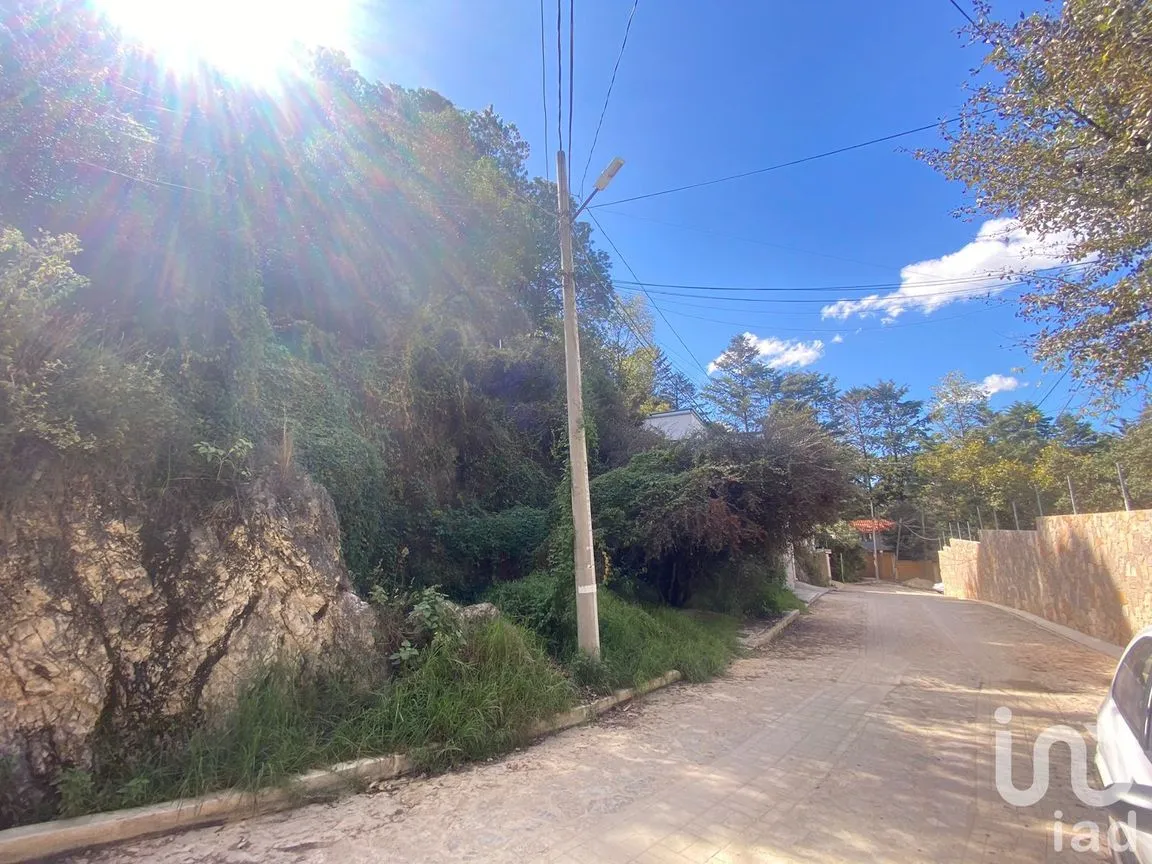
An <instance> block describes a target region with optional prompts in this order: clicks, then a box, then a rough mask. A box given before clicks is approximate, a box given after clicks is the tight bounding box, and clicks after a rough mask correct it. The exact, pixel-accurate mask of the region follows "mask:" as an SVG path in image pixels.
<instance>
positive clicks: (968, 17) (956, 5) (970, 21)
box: [948, 0, 979, 28]
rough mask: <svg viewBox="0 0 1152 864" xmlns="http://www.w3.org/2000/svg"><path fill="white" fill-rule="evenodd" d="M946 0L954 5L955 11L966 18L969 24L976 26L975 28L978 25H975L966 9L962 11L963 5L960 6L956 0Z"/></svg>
mask: <svg viewBox="0 0 1152 864" xmlns="http://www.w3.org/2000/svg"><path fill="white" fill-rule="evenodd" d="M948 2H949V3H951V4H952V5H953V6H955V7H956V11H957V12H959V13H960V14H961V15H963V16H964V17H965V18H967V19H968V23H969V24H971V25H972V26H973V27H977V28H978V27H979V25H977V23H976V21H975V20H973V18H972V16H971V15H969V14H968V13H967V12H966V11H964V7H963V6H961V5H960V4H959V3H957V2H956V0H948Z"/></svg>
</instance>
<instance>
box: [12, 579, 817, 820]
mask: <svg viewBox="0 0 1152 864" xmlns="http://www.w3.org/2000/svg"><path fill="white" fill-rule="evenodd" d="M509 586H510V587H508V588H507V589H506V590H504V591H503V592H502V593H498V594H496V595H494V599H496V600H497V601H502V602H498V605H500V606H501V607H502V608H503V609H504V611H505V613H506V615H507V617H505V618H497V619H495V620H493V621H489V622H485V623H483V624H477V625H472V626H470V627H467V628H466V629H465V630H464V631H463V632H461V633H459V634H456V633H442V634H441V635H440V636H437V637H436V638H435V639H434V640H433V641H432V642H431V644H430V645H428V646H427V647H425V648H424V649H423V650H422V651H421V653H420V656H419V658H418V660H417V661H416V662H415V663H413V664H412V665H411V666H410V667H409V668H408V669H407V670H406V671H405V673H404V674H402V675H399V676H397V677H394V678H390V677H389V676H388V674H387V665H386V661H384V660H383V659H382V658H374V657H349V658H343V659H342V660H341V661H340V662H334V663H332V664H331V668H329V669H327V670H325V671H322V672H321V671H317V670H311V671H309V670H304V669H301V668H298V667H290V666H276V667H273V668H270V669H268V670H266V671H265V672H264V673H263V674H262V675H260V676H259V677H258V678H257V679H256V680H254V681H253V682H252V683H251V684H250V685H249V686H248V687H247V688H246V689H245V690H244V691H243V692H242V693H241V695H240V698H239V700H238V704H237V705H236V707H235V709H234V710H233V711H232V712H230V713H229V714H228V715H226V716H224V717H221V718H215V719H214V718H202V719H201V721H200V722H198V723H196V724H193V725H190V726H187V727H174V728H167V729H155V730H151V731H150V733H149V734H148V735H137V736H136V737H135V738H134V739H133V740H132V741H131V742H126V741H123V740H112V739H109V738H105V740H104V742H103V744H102V745H100V746H97V748H96V756H95V760H94V765H93V769H92V770H91V771H79V770H69V771H65V772H64V773H63V774H62V775H61V777H60V782H59V785H58V792H59V794H60V804H59V808H58V815H61V816H78V815H82V814H85V813H92V812H99V811H102V810H110V809H117V808H121V807H134V806H140V805H143V804H150V803H154V802H157V801H167V800H173V799H180V798H189V797H194V796H197V795H202V794H206V793H208V792H212V791H217V790H221V789H239V790H254V789H257V788H260V787H265V786H270V785H275V784H277V783H281V782H283V781H285V780H286V779H288V778H290V777H291V776H293V775H295V774H299V773H302V772H304V771H307V770H309V769H312V768H317V767H322V766H326V765H330V764H333V763H335V762H342V761H346V760H349V759H356V758H362V757H366V756H375V755H382V754H386V753H395V752H403V753H407V754H408V755H409V756H411V757H412V758H413V759H414V760H415V761H416V762H417V764H421V765H424V766H427V767H430V768H445V767H449V766H452V765H456V764H459V763H461V762H465V761H468V760H476V759H483V758H487V757H489V756H493V755H496V754H498V753H502V752H506V751H507V750H510V749H512V748H513V747H515V746H517V745H519V744H522V743H525V742H526V741H527V740H528V738H529V737H530V734H531V730H532V728H533V727H534V726H535V725H536V724H537V723H538V722H539V721H541V720H544V719H546V718H549V717H552V716H554V715H555V714H558V713H560V712H562V711H564V710H567V709H568V708H570V707H572V705H573V704H575V702H576V701H577V698H578V695H579V691H578V687H577V685H578V686H579V687H583V688H585V689H587V690H592V691H595V692H601V693H602V692H609V691H611V690H614V689H617V688H621V687H633V686H636V685H638V684H642V683H644V682H646V681H649V680H651V679H653V678H656V677H658V676H660V675H663V674H664V673H665V672H667V671H669V670H670V669H677V670H679V671H680V673H681V674H682V675H683V676H684V678H685V679H687V680H689V681H704V680H707V679H709V678H712V677H714V676H715V675H718V674H720V673H721V672H723V671H724V669H725V668H727V666H728V664H729V663H730V662H731V660H732V659H733V657H735V656H736V654H737V653H738V652H739V637H738V634H739V629H740V625H739V621H738V620H737V619H736V618H732V617H729V616H725V615H719V614H715V613H707V612H689V611H682V610H676V609H670V608H666V607H645V606H639V605H636V604H633V603H629V602H627V601H625V600H623V599H621V598H619V597H617V596H616V595H614V594H612V593H611V592H609V591H602V592H601V593H600V635H601V648H602V660H601V661H600V662H590V661H588V660H586V659H584V658H583V657H582V655H580V654H579V653H578V652H577V651H576V650H575V620H574V613H573V606H574V603H569V602H566V600H567V598H566V597H565V596H564V591H565V590H567V589H568V588H570V586H561V588H562V590H561V592H560V593H557V591H556V588H557V582H556V581H555V580H553V579H549V578H547V577H532V578H531V579H528V580H521V581H520V582H517V583H509ZM781 590H783V589H781ZM569 593H571V592H569ZM785 595H786V596H785ZM787 597H792V599H793V600H795V597H794V596H793V595H791V593H790V592H787V591H784V594H783V595H781V597H780V598H778V599H780V600H781V602H787ZM796 602H798V601H796ZM521 625H524V626H521ZM545 646H548V649H549V650H545ZM549 651H551V653H552V654H553V655H554V656H553V657H549ZM558 661H559V662H558ZM564 667H566V669H565V668H564ZM30 818H32V817H31V814H28V816H27V817H26V821H27V819H30ZM40 818H42V814H41V815H40Z"/></svg>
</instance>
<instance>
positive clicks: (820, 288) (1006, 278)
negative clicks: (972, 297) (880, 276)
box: [597, 223, 1089, 302]
mask: <svg viewBox="0 0 1152 864" xmlns="http://www.w3.org/2000/svg"><path fill="white" fill-rule="evenodd" d="M597 225H599V223H597ZM601 230H603V229H601ZM1087 266H1089V263H1088V262H1085V263H1080V264H1064V265H1059V266H1058V267H1046V268H1043V270H1061V269H1062V270H1068V269H1073V268H1083V267H1087ZM1041 273H1042V271H1040V270H1038V271H1036V273H1035V274H996V273H988V274H985V275H979V276H957V277H956V278H954V279H932V280H923V281H918V282H913V283H911V284H910V286H909V285H907V283H903V282H863V283H848V284H844V285H807V286H771V285H693V284H687V283H678V282H640V281H638V280H636V281H633V280H628V279H616V280H614V282H615V284H617V285H642V286H644V287H646V288H658V289H674V291H669V290H661V291H660V292H659V293H663V294H667V295H668V296H672V297H675V296H681V297H693V296H700V295H696V294H691V293H687V294H685V293H679V294H677V293H675V292H684V291H688V292H692V291H704V292H715V291H723V292H730V293H749V292H751V293H755V294H770V293H811V292H828V293H833V294H839V293H842V292H844V291H875V290H887V289H899V288H902V287H921V286H927V287H941V286H956V285H961V286H963V285H979V284H980V283H982V282H988V281H994V282H995V284H993V285H990V286H989V290H994V289H996V288H1000V287H1010V286H1013V285H1022V284H1027V282H1028V281H1029V280H1030V279H1031V278H1033V277H1034V276H1038V277H1039V278H1043V277H1042V276H1040V274H1041ZM633 275H635V274H633ZM971 290H973V289H972V288H965V289H963V290H958V291H956V292H947V291H943V292H924V293H921V294H910V295H908V298H909V299H915V298H917V297H933V296H937V295H938V294H948V293H967V292H969V291H971ZM717 299H719V300H744V301H745V302H753V301H752V300H751V298H742V297H719V298H717ZM760 302H772V301H760ZM779 302H786V301H784V300H781V301H779ZM808 302H824V301H823V300H820V299H816V300H812V301H808Z"/></svg>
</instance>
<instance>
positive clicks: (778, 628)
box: [744, 595, 823, 651]
mask: <svg viewBox="0 0 1152 864" xmlns="http://www.w3.org/2000/svg"><path fill="white" fill-rule="evenodd" d="M821 596H823V595H821ZM819 599H820V597H817V598H816V599H815V600H813V601H812V603H815V602H816V600H819ZM808 605H812V604H811V603H810V604H808ZM799 617H800V610H799V609H793V610H792V611H791V612H788V613H786V614H785V615H784V617H783V618H782V619H780V620H779V621H777V622H776V623H775V624H773V625H772V626H771V627H769V628H768V629H767V630H765V631H764V632H763V633H761V634H760V635H759V636H757V637H756V639H755V640H754V641H753V640H749V641H748V642H746V643H744V647H745V648H748V649H750V650H752V651H755V650H757V649H760V648H763V647H764V646H765V645H767V644H768V643H770V642H771V641H772V640H773V639H775V638H776V637H777V636H779V635H780V634H781V633H782V632H783V631H784V628H785V627H787V626H789V625H790V624H791V623H792V622H793V621H795V620H796V619H797V618H799Z"/></svg>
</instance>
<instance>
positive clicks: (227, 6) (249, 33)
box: [96, 0, 352, 86]
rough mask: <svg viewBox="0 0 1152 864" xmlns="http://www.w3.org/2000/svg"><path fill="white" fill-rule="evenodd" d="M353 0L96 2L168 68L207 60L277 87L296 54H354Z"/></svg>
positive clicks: (189, 66) (192, 65) (232, 73)
mask: <svg viewBox="0 0 1152 864" xmlns="http://www.w3.org/2000/svg"><path fill="white" fill-rule="evenodd" d="M351 4H352V0H96V5H97V6H98V7H99V8H100V9H102V10H103V11H104V12H105V13H106V14H107V15H108V17H109V18H110V19H111V20H112V21H113V22H114V23H115V24H116V25H117V26H119V27H120V28H121V29H122V30H123V32H124V34H125V35H126V36H127V37H129V38H131V39H136V40H138V41H140V42H142V43H143V44H144V45H145V46H147V47H148V48H149V49H150V50H152V51H154V52H156V55H157V56H158V57H159V58H160V59H161V60H162V61H163V62H164V63H166V64H167V65H169V66H171V67H173V68H174V69H177V70H191V69H193V68H195V67H196V66H197V65H198V64H199V63H202V62H205V63H209V64H211V65H213V66H216V67H217V68H219V69H220V70H221V71H223V72H224V73H225V74H227V75H230V76H233V77H235V78H242V79H244V80H245V81H247V82H249V83H252V84H256V85H264V86H267V85H271V84H273V83H274V82H275V81H276V80H277V79H278V78H279V76H280V75H281V74H282V73H283V72H285V71H286V70H287V69H288V68H289V67H290V66H291V63H292V57H293V52H294V49H296V48H298V47H301V46H303V47H312V46H316V45H324V46H327V47H331V48H345V49H346V48H347V47H348V45H347V43H348V40H349V34H350V30H351Z"/></svg>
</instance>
